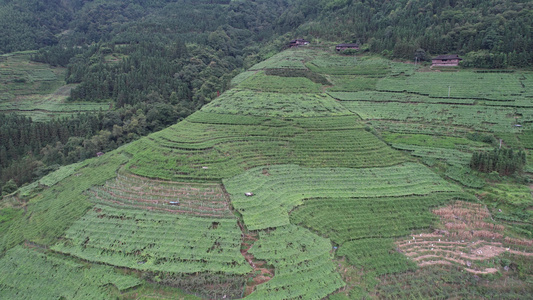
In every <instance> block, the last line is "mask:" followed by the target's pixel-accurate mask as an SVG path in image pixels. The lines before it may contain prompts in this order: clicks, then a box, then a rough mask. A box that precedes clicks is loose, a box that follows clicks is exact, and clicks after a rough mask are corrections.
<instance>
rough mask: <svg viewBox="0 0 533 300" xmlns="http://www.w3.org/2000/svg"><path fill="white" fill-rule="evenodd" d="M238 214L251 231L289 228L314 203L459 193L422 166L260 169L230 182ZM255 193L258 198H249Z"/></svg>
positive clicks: (229, 190) (284, 166) (230, 190)
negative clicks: (293, 214) (292, 216)
mask: <svg viewBox="0 0 533 300" xmlns="http://www.w3.org/2000/svg"><path fill="white" fill-rule="evenodd" d="M224 185H225V187H226V189H227V190H228V192H229V193H230V196H231V198H232V203H233V206H234V207H235V209H236V210H237V211H238V212H239V213H241V214H242V216H243V218H244V223H245V224H246V225H247V227H248V229H250V230H258V229H266V228H269V227H277V226H283V225H287V224H289V215H288V213H289V212H290V211H291V210H292V209H293V208H294V207H296V206H298V205H301V204H303V201H304V199H309V198H331V197H333V198H335V197H385V196H397V197H400V196H407V195H425V194H429V193H431V192H444V191H457V190H458V189H457V187H455V186H454V185H451V184H449V183H447V182H446V181H444V180H442V179H440V178H439V177H438V176H436V175H435V174H434V173H432V172H431V171H430V170H429V169H427V168H426V167H424V166H423V165H419V164H412V163H406V164H404V165H399V166H393V167H384V168H367V169H343V168H327V169H325V168H301V167H298V166H295V165H280V166H270V167H264V168H263V167H260V168H254V169H251V170H249V171H248V172H246V173H243V174H242V175H239V176H236V177H234V178H231V179H229V180H224ZM247 192H251V193H254V196H253V197H247V196H245V193H247Z"/></svg>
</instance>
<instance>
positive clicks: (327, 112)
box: [0, 48, 533, 299]
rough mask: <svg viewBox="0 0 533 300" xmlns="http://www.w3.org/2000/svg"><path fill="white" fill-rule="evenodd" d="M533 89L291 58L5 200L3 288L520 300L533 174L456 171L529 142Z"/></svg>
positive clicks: (530, 80)
mask: <svg viewBox="0 0 533 300" xmlns="http://www.w3.org/2000/svg"><path fill="white" fill-rule="evenodd" d="M532 85H533V73H528V72H519V71H516V72H506V73H501V72H500V73H486V72H481V71H465V70H460V71H457V70H454V71H453V72H444V71H443V72H439V71H435V70H430V69H428V68H422V67H420V66H414V65H412V64H406V63H401V62H391V61H388V60H385V59H383V58H380V57H374V56H361V57H357V58H356V59H354V57H351V56H340V55H334V54H331V53H330V52H329V51H325V50H322V49H307V48H306V49H291V50H287V51H284V52H282V53H280V54H278V55H275V56H273V57H272V58H270V59H268V60H266V61H263V62H261V63H259V64H257V65H255V66H253V67H252V68H251V69H250V70H248V71H246V72H244V73H242V74H240V75H239V76H237V77H236V78H235V79H234V80H233V88H232V89H230V90H229V91H228V92H226V93H224V94H223V95H221V96H220V97H218V98H217V99H215V100H213V101H212V102H211V103H209V104H207V105H205V106H204V107H203V108H202V109H201V110H200V111H198V112H196V113H194V114H193V115H191V116H190V117H188V118H187V119H186V120H184V121H182V122H180V123H178V124H176V125H174V126H171V127H170V128H167V129H165V130H163V131H160V132H157V133H154V134H151V135H150V136H148V137H145V138H143V139H140V140H138V141H136V142H133V143H131V144H128V145H125V146H123V147H121V148H119V149H117V150H116V151H113V152H111V153H107V154H105V155H103V156H101V157H99V158H94V159H91V160H87V161H85V162H83V163H79V164H76V165H72V166H68V167H63V168H61V169H60V170H58V171H57V172H55V173H52V174H50V175H48V176H47V177H45V178H43V179H41V180H40V181H39V182H36V183H34V184H33V185H30V186H26V187H24V188H23V189H20V190H19V191H18V192H17V193H16V194H14V195H12V196H10V197H7V198H6V199H5V200H3V202H2V207H3V209H2V210H1V212H2V214H1V215H0V221H1V222H0V229H2V230H1V231H0V246H1V247H0V250H1V251H2V256H1V257H0V266H2V272H3V274H5V276H3V278H2V279H0V298H4V297H26V298H32V297H33V298H39V299H42V298H60V297H64V298H68V299H88V298H98V299H101V298H112V297H122V298H138V297H146V298H149V297H157V298H169V299H170V298H172V299H174V298H176V297H178V298H179V297H189V298H194V296H191V295H189V296H185V295H184V294H183V292H182V290H184V291H185V292H187V293H190V294H195V295H196V296H199V297H203V298H210V299H221V298H250V299H322V298H327V297H329V298H330V299H351V298H353V299H358V298H361V297H375V298H386V299H389V298H390V299H397V298H413V297H414V298H417V297H420V298H443V299H445V298H450V297H456V298H470V297H471V298H480V297H495V298H512V299H517V298H527V297H528V296H529V295H530V293H531V292H533V291H532V285H531V281H532V280H533V268H532V267H533V265H532V260H531V255H532V254H533V245H532V244H533V243H532V240H531V237H532V236H531V235H532V226H533V223H532V222H533V216H532V215H531V210H530V207H533V205H532V203H533V199H532V197H531V191H530V190H529V186H528V185H527V184H526V183H524V182H525V179H523V178H526V177H520V178H522V179H523V180H522V181H520V180H518V179H516V180H514V181H512V180H511V181H505V179H502V178H499V177H498V176H497V174H496V175H495V174H489V175H484V174H479V173H477V172H475V171H472V170H470V168H469V167H468V164H469V161H470V157H471V156H472V153H473V152H475V151H485V150H489V149H492V147H493V145H492V144H490V143H487V142H486V140H487V139H486V138H484V137H487V136H488V137H492V138H493V139H494V137H496V138H498V139H502V140H503V147H513V148H520V149H526V150H529V148H533V143H532V142H531V141H533V139H532V136H533V127H532V126H533V125H532V122H533V105H531V104H530V102H531V100H532V99H531V98H532V97H533V94H531V93H532V89H531V88H532ZM448 92H449V93H450V95H448ZM516 125H520V126H516ZM528 169H529V167H526V170H528ZM497 177H498V178H497ZM35 274H47V275H46V276H37V275H35ZM49 274H52V275H49ZM71 274H77V275H71ZM80 274H84V275H83V276H81V275H80ZM101 274H105V276H104V275H101ZM76 276H81V277H80V278H77V277H76ZM65 278H69V279H68V280H66V279H65ZM93 278H97V279H94V280H93ZM22 283H23V284H22ZM43 287H46V288H43ZM52 287H53V288H52Z"/></svg>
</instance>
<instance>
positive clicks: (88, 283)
mask: <svg viewBox="0 0 533 300" xmlns="http://www.w3.org/2000/svg"><path fill="white" fill-rule="evenodd" d="M0 271H1V272H2V276H0V286H1V287H2V288H1V289H0V298H2V299H109V298H111V297H113V294H111V293H109V289H108V288H107V287H106V286H107V285H109V284H112V285H114V286H115V287H116V288H117V289H118V290H119V291H124V290H127V289H129V288H131V287H134V286H137V285H139V284H140V283H141V281H140V280H139V279H138V278H136V277H133V276H126V275H120V274H117V273H115V272H114V271H113V268H111V267H108V266H97V265H95V266H92V267H91V268H87V267H85V266H84V265H82V264H78V263H74V262H72V261H68V260H64V259H61V258H57V257H52V256H47V255H45V254H42V253H39V252H36V251H33V250H31V249H25V248H22V247H21V246H17V247H15V248H13V249H11V250H9V251H8V252H7V253H6V254H5V256H4V257H2V258H1V259H0Z"/></svg>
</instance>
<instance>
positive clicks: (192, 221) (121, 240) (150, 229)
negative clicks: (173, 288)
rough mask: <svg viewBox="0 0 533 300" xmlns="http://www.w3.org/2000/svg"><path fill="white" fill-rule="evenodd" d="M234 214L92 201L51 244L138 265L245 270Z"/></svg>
mask: <svg viewBox="0 0 533 300" xmlns="http://www.w3.org/2000/svg"><path fill="white" fill-rule="evenodd" d="M240 245H241V231H240V229H239V227H238V226H237V221H236V220H235V219H222V218H216V219H207V218H198V217H192V216H187V215H176V214H168V213H162V212H155V211H148V210H131V209H124V208H121V209H117V208H113V207H109V206H105V205H96V206H95V207H94V208H93V209H91V210H90V211H89V212H87V214H86V215H85V216H83V217H82V218H80V219H79V220H77V221H76V222H75V223H74V224H73V225H72V226H71V227H70V228H69V229H68V230H67V232H66V235H65V238H64V240H63V241H61V242H60V243H59V244H56V245H55V246H54V247H53V249H54V250H55V251H59V252H62V253H67V254H70V255H73V256H77V257H80V258H82V259H85V260H88V261H94V262H101V263H106V264H110V265H113V266H120V267H127V268H132V269H137V270H143V271H161V272H171V273H174V272H175V273H193V272H207V271H210V272H226V273H232V274H245V273H248V272H249V271H250V267H249V266H248V264H247V263H246V261H245V260H244V257H243V256H242V255H241V253H240V252H239V249H240Z"/></svg>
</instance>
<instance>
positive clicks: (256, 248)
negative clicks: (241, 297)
mask: <svg viewBox="0 0 533 300" xmlns="http://www.w3.org/2000/svg"><path fill="white" fill-rule="evenodd" d="M330 250H331V244H330V243H329V241H328V240H327V239H325V238H322V237H319V236H318V235H316V234H314V233H312V232H310V231H309V230H307V229H304V228H300V227H297V226H293V225H288V226H285V227H281V228H277V229H276V230H274V231H273V232H270V233H266V232H261V233H260V239H259V241H258V242H256V243H255V244H254V245H253V247H252V248H251V249H250V250H249V252H250V253H251V254H253V255H254V256H255V257H256V258H257V259H260V260H265V261H266V262H267V264H269V265H272V266H274V268H275V270H276V274H275V276H274V278H272V279H271V280H270V281H268V282H266V283H263V284H261V285H258V286H257V287H256V290H255V292H253V293H252V294H251V295H249V296H248V297H247V299H267V298H268V299H297V298H301V297H304V298H305V299H322V298H324V297H326V296H327V295H329V294H331V293H333V292H334V291H335V290H337V289H339V288H341V287H343V286H344V285H345V283H344V282H343V281H342V279H341V278H340V276H339V274H338V273H337V272H336V271H335V265H334V264H333V262H332V261H331V254H330V253H329V251H330Z"/></svg>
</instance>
